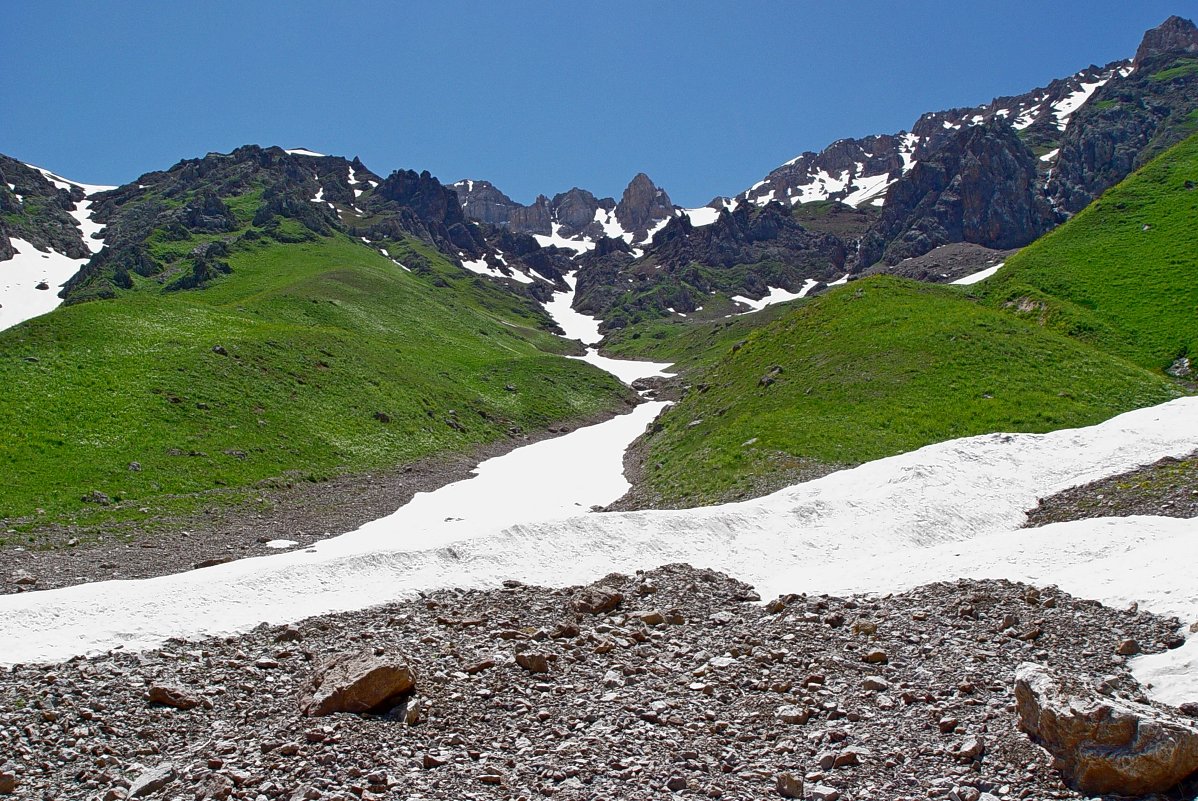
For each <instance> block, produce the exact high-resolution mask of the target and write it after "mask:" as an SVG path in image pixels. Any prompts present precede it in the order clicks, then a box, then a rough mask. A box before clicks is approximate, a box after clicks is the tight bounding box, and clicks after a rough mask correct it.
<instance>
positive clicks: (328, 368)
mask: <svg viewBox="0 0 1198 801" xmlns="http://www.w3.org/2000/svg"><path fill="white" fill-rule="evenodd" d="M193 244H194V243H192V242H184V243H178V242H176V243H173V244H172V245H171V246H172V247H176V248H189V247H191V246H193ZM380 244H381V243H380ZM378 246H379V245H375V246H372V247H367V246H365V245H363V244H361V243H358V242H356V241H353V240H350V239H349V238H348V237H345V236H343V235H337V236H334V237H320V238H314V239H312V241H308V242H303V243H298V244H286V245H285V244H280V243H279V242H277V241H275V240H273V239H269V238H262V239H260V240H259V241H258V242H256V243H249V244H243V245H239V246H238V247H237V248H236V249H235V250H234V251H233V252H232V253H231V254H230V255H229V257H228V259H227V261H228V263H229V266H230V267H231V268H232V272H231V273H230V274H229V275H227V276H224V277H221V278H218V279H216V280H215V281H213V282H212V283H211V284H210V285H209V286H207V287H206V288H205V289H202V290H191V291H174V292H164V291H163V290H162V287H161V285H160V284H159V283H157V282H155V281H153V280H150V279H141V278H140V277H137V276H134V279H135V281H136V285H135V287H134V288H133V289H131V290H128V291H122V292H121V293H120V294H119V297H118V298H117V299H116V300H112V301H104V302H93V303H84V304H78V305H73V306H67V307H63V308H60V309H59V310H57V311H55V312H54V313H52V314H50V315H47V316H44V317H41V318H36V319H34V320H31V321H28V322H27V323H25V324H23V325H21V326H18V327H16V328H13V329H10V330H8V331H4V332H0V386H3V387H4V391H3V392H2V393H0V423H2V426H3V430H4V432H5V437H4V438H3V439H2V440H0V465H3V471H4V476H5V480H4V482H2V483H0V518H6V521H5V522H6V523H7V525H8V527H14V528H16V529H17V530H18V531H20V530H21V529H23V528H26V527H28V526H29V525H31V524H33V523H34V522H36V523H38V524H42V523H46V522H77V523H79V524H81V525H82V524H87V523H96V522H102V521H103V520H110V519H117V518H121V517H124V518H129V517H136V516H137V515H139V514H142V513H140V512H138V511H137V509H139V508H147V507H148V508H150V512H149V513H150V514H157V513H160V512H163V511H168V512H169V511H185V510H189V509H192V508H196V507H198V506H199V505H202V504H207V503H210V502H213V501H219V500H225V501H236V500H238V499H239V498H240V497H243V496H244V494H245V492H248V488H250V487H252V486H253V485H254V484H255V483H257V482H260V481H264V480H268V481H269V480H276V479H277V480H295V479H297V478H309V479H319V478H321V477H324V476H328V475H331V474H333V473H336V472H339V471H361V470H370V469H376V468H380V467H385V466H394V465H397V464H400V463H403V462H407V461H410V460H414V459H417V458H420V457H423V456H427V455H429V454H433V453H437V452H442V451H460V450H466V449H468V448H470V447H471V446H473V445H475V444H477V443H482V442H487V441H492V440H496V439H499V438H502V437H505V436H507V435H509V433H510V432H511V431H512V430H526V431H528V430H534V429H538V428H542V427H544V426H546V425H548V424H551V423H554V422H557V421H562V420H565V419H571V418H575V419H576V418H579V417H581V416H585V415H590V414H594V413H598V412H601V411H604V410H610V409H615V408H619V407H622V406H623V404H624V403H625V402H626V401H627V399H628V398H629V393H628V391H627V390H626V388H624V387H623V386H622V385H620V384H619V383H618V382H617V381H616V380H615V379H614V378H612V377H611V376H609V375H607V374H606V373H603V372H601V371H599V370H596V369H595V368H593V367H591V366H590V365H586V364H583V363H580V362H577V361H572V360H568V359H563V358H561V357H560V356H557V355H553V354H552V353H549V352H546V351H557V352H560V351H561V350H563V349H564V347H566V344H565V343H563V341H562V340H560V339H558V338H557V337H554V336H553V335H551V334H549V333H547V332H545V331H543V330H540V329H539V328H538V326H539V325H540V324H541V323H542V322H543V319H541V318H540V317H539V316H538V314H537V313H536V311H535V309H534V308H533V307H532V306H531V305H528V304H526V303H524V302H523V301H521V300H519V299H517V298H515V297H514V296H512V295H510V294H509V293H505V292H502V291H499V290H497V289H494V288H493V287H492V286H490V285H488V284H486V283H485V282H482V281H479V280H477V279H475V278H473V277H471V276H467V275H465V274H464V273H463V271H462V270H460V269H458V268H456V267H455V266H453V265H450V264H448V262H446V261H445V260H444V259H443V258H442V257H440V256H439V254H437V253H436V251H434V250H432V249H431V248H428V247H427V246H425V245H423V243H419V242H416V241H414V240H405V241H403V242H390V243H386V246H387V247H389V248H390V251H389V252H390V253H391V255H392V256H395V257H396V258H398V259H400V260H401V261H404V260H406V261H404V263H405V264H408V263H409V262H410V263H411V264H410V265H409V266H412V269H413V272H407V271H405V270H404V269H402V268H401V267H399V266H397V265H396V264H395V263H393V262H392V261H391V260H390V259H388V258H386V257H384V256H383V255H382V254H380V253H379V252H378V250H377V247H378ZM163 247H165V245H163ZM131 463H137V464H138V465H140V470H138V469H130V464H131ZM93 490H96V491H99V492H102V493H105V494H106V495H108V496H109V497H111V498H112V499H114V501H116V499H120V500H119V502H117V503H115V504H114V505H112V506H100V505H97V504H95V503H85V502H84V501H83V500H82V498H83V496H84V495H86V494H88V493H90V492H91V491H93ZM118 506H119V507H120V508H116V507H118ZM37 509H42V510H44V514H41V515H36V514H35V510H37ZM0 536H2V535H0ZM10 539H11V537H10Z"/></svg>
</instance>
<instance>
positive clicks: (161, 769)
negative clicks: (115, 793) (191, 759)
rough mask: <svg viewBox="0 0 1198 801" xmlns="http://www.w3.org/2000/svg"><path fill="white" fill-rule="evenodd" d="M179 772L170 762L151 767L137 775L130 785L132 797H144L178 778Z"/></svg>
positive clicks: (130, 795)
mask: <svg viewBox="0 0 1198 801" xmlns="http://www.w3.org/2000/svg"><path fill="white" fill-rule="evenodd" d="M178 776H179V772H178V771H177V770H175V766H174V765H172V764H171V763H169V762H166V763H163V764H161V765H159V766H157V767H154V768H150V769H149V770H147V771H146V772H145V773H143V774H141V775H140V776H138V777H137V780H136V781H134V782H133V784H132V785H130V787H129V797H130V798H144V797H146V796H148V795H153V794H154V793H156V792H158V791H159V790H161V789H162V788H163V787H166V786H167V785H168V784H170V783H171V782H173V781H174V780H175V779H176V778H178Z"/></svg>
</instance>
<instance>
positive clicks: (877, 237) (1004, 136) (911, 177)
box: [858, 121, 1057, 269]
mask: <svg viewBox="0 0 1198 801" xmlns="http://www.w3.org/2000/svg"><path fill="white" fill-rule="evenodd" d="M1036 176H1037V172H1036V158H1035V156H1034V155H1033V154H1032V152H1031V151H1030V150H1029V149H1028V148H1027V146H1026V145H1024V144H1023V142H1021V141H1020V140H1019V137H1018V136H1017V135H1016V134H1015V132H1014V131H1013V130H1012V129H1011V127H1010V126H1009V125H1006V124H1005V123H1002V122H993V121H992V122H990V123H987V124H985V125H979V126H975V127H970V128H965V129H962V130H961V131H960V132H958V133H957V134H956V135H955V136H954V137H953V139H951V140H950V141H949V142H948V143H946V144H945V145H944V146H943V147H942V148H941V149H940V150H939V151H937V152H936V153H934V154H932V155H931V156H929V157H928V158H927V159H925V160H924V161H921V162H919V163H918V164H916V165H915V167H914V168H913V169H912V170H911V171H910V172H909V173H907V175H905V176H903V178H901V179H900V180H899V181H897V182H896V183H895V184H894V186H892V187H891V188H890V192H889V194H888V195H887V201H886V206H885V207H884V208H883V210H882V216H881V218H880V219H879V220H878V222H877V223H876V224H875V225H874V226H873V227H872V228H871V230H870V231H869V232H868V233H867V234H866V235H865V237H864V238H863V239H862V242H861V248H860V252H859V254H858V269H864V268H867V267H869V266H871V265H872V264H874V263H875V262H878V261H883V262H885V263H886V264H896V263H898V262H899V261H901V260H903V259H905V258H909V257H912V256H921V255H923V254H924V253H927V252H928V251H930V250H932V249H933V248H935V247H938V246H940V245H945V244H948V243H950V242H972V243H974V244H977V245H982V246H984V247H987V248H995V249H1000V250H1002V249H1009V248H1016V247H1021V246H1023V245H1026V244H1027V243H1029V242H1031V241H1032V240H1033V239H1035V238H1036V237H1038V236H1040V235H1042V234H1044V233H1046V232H1047V231H1049V230H1051V229H1052V227H1053V226H1054V225H1055V224H1056V223H1057V215H1056V214H1055V212H1054V211H1053V210H1052V207H1051V206H1050V205H1049V203H1048V201H1047V199H1046V198H1045V197H1044V195H1043V193H1042V192H1041V191H1040V188H1039V186H1038V183H1037V180H1036Z"/></svg>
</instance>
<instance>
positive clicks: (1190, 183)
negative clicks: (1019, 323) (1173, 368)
mask: <svg viewBox="0 0 1198 801" xmlns="http://www.w3.org/2000/svg"><path fill="white" fill-rule="evenodd" d="M1196 186H1198V136H1192V137H1190V138H1189V139H1187V140H1185V141H1184V142H1182V143H1181V144H1179V145H1176V146H1175V147H1173V148H1171V149H1169V150H1167V151H1166V152H1164V153H1163V154H1161V155H1160V156H1158V157H1157V158H1156V159H1154V160H1153V161H1151V162H1149V163H1148V164H1146V165H1145V166H1144V167H1143V168H1141V169H1140V170H1139V171H1137V172H1136V173H1134V174H1133V175H1132V176H1131V177H1129V178H1127V179H1126V180H1125V181H1123V182H1122V183H1120V184H1118V185H1117V186H1115V187H1112V188H1111V189H1110V190H1108V191H1107V192H1106V193H1105V194H1104V195H1103V196H1102V197H1101V198H1099V199H1098V200H1096V201H1095V202H1094V203H1092V204H1091V205H1090V206H1089V207H1088V208H1086V209H1084V210H1083V211H1081V212H1080V213H1079V214H1078V215H1077V216H1076V217H1074V218H1073V219H1072V220H1070V221H1069V223H1067V224H1066V225H1063V226H1061V227H1060V228H1058V229H1057V230H1055V231H1053V232H1052V233H1049V234H1048V235H1046V236H1044V237H1042V238H1041V239H1039V240H1037V241H1036V242H1034V243H1032V244H1031V245H1029V246H1028V247H1026V248H1024V249H1023V250H1022V251H1020V252H1019V253H1017V254H1016V255H1014V256H1012V257H1011V258H1010V259H1009V260H1008V261H1007V264H1006V266H1005V267H1004V268H1003V269H1002V270H1000V271H999V272H998V273H997V274H996V275H995V276H994V277H993V278H991V279H990V280H989V281H987V282H986V283H985V284H982V285H979V289H978V291H979V292H983V293H984V294H985V295H986V297H987V299H988V300H989V302H991V303H992V304H994V305H997V306H1000V307H1005V308H1009V309H1010V310H1012V311H1014V312H1015V313H1017V314H1019V315H1020V316H1022V317H1025V318H1027V319H1029V320H1033V321H1035V322H1037V323H1040V324H1043V325H1047V326H1049V327H1052V328H1054V329H1056V330H1058V331H1061V332H1063V333H1066V334H1068V335H1070V336H1072V337H1076V338H1078V339H1080V340H1083V341H1085V342H1087V343H1089V344H1091V345H1093V346H1095V347H1097V348H1099V349H1101V350H1104V351H1106V352H1108V353H1113V354H1117V355H1120V356H1122V357H1124V358H1126V359H1129V360H1131V361H1133V362H1135V363H1136V364H1139V365H1141V366H1142V367H1147V368H1149V369H1153V370H1161V369H1163V368H1165V367H1168V366H1169V364H1171V363H1172V362H1173V360H1174V359H1176V358H1177V357H1178V356H1181V355H1185V354H1187V353H1188V354H1191V355H1193V354H1196V353H1198V225H1196V224H1195V221H1196V220H1198V189H1195V187H1196Z"/></svg>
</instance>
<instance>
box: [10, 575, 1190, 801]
mask: <svg viewBox="0 0 1198 801" xmlns="http://www.w3.org/2000/svg"><path fill="white" fill-rule="evenodd" d="M597 584H598V586H599V587H601V588H602V589H603V590H604V591H605V592H607V593H618V594H619V595H620V598H621V599H622V600H620V601H619V603H618V605H616V606H615V607H614V608H611V609H610V610H609V611H606V612H602V613H599V614H588V613H585V612H584V611H582V610H581V609H580V607H579V606H578V604H577V601H578V600H579V599H580V596H581V593H580V592H579V591H577V590H575V589H545V588H537V587H529V586H524V585H520V584H519V583H517V582H508V583H507V584H506V585H505V587H504V588H501V589H494V590H487V591H482V590H471V591H461V590H444V591H439V592H435V593H432V594H430V595H427V596H423V597H419V598H413V599H411V600H406V601H402V602H397V603H392V604H389V605H386V606H381V607H377V608H374V609H369V610H364V611H359V612H352V613H345V614H336V615H328V616H322V617H317V618H312V619H310V620H306V621H303V622H301V623H299V624H298V625H294V626H289V627H282V626H267V625H263V626H260V627H258V628H257V629H255V630H253V631H251V632H249V633H247V634H244V635H242V636H236V637H229V638H222V639H208V640H201V641H194V642H186V641H181V640H172V641H171V642H169V643H168V644H167V645H166V646H164V647H163V648H161V649H160V650H157V651H152V652H148V653H144V654H127V653H124V652H122V651H119V650H118V651H111V652H109V653H107V654H103V655H99V656H96V657H93V658H88V659H76V660H71V661H69V662H66V663H62V664H57V665H49V666H32V665H23V666H21V665H19V666H15V667H14V668H12V669H11V670H8V669H4V668H0V782H7V784H8V786H9V787H10V788H12V789H13V791H14V792H15V793H16V795H15V797H19V798H24V799H45V800H46V801H49V799H55V800H56V801H67V800H68V799H108V800H109V801H121V799H124V798H126V797H144V798H153V799H159V798H161V799H184V798H185V799H197V801H200V800H201V799H229V798H234V799H255V801H262V799H267V800H268V801H273V799H286V801H300V800H301V799H311V800H312V801H320V800H321V799H327V800H328V801H333V800H334V799H336V800H337V801H354V800H355V799H363V800H364V801H365V800H367V799H400V798H413V799H414V798H421V799H432V798H443V799H516V798H524V799H531V798H540V797H554V798H562V799H598V798H606V799H617V798H628V799H647V798H662V799H666V798H723V799H763V798H779V797H801V798H807V799H822V800H823V801H835V800H836V799H840V801H864V799H875V800H877V801H914V799H928V798H942V799H952V800H955V801H962V800H963V799H968V801H1014V800H1015V799H1025V798H1028V799H1038V800H1040V799H1050V798H1060V799H1076V798H1082V797H1084V796H1083V795H1081V794H1079V793H1077V792H1075V791H1073V790H1071V789H1069V788H1068V787H1066V786H1065V785H1064V784H1062V782H1061V779H1060V778H1059V776H1058V774H1057V773H1056V771H1055V770H1053V769H1052V766H1051V764H1052V760H1051V758H1050V757H1049V755H1048V754H1047V752H1045V751H1044V750H1042V749H1041V748H1040V747H1038V746H1036V745H1034V744H1033V743H1032V742H1031V741H1030V740H1029V739H1028V738H1027V736H1026V735H1024V734H1022V733H1021V732H1020V731H1019V730H1018V729H1017V726H1016V713H1015V707H1014V703H1013V695H1012V678H1013V674H1014V671H1015V669H1016V667H1017V666H1018V665H1019V664H1020V663H1022V662H1025V661H1034V662H1037V663H1041V664H1044V665H1047V666H1048V667H1049V668H1050V669H1052V670H1053V671H1054V672H1056V673H1057V674H1058V675H1061V676H1067V677H1069V679H1070V681H1072V682H1073V683H1075V684H1078V685H1083V686H1089V687H1098V688H1100V689H1101V692H1103V693H1105V694H1107V695H1112V696H1122V697H1125V698H1132V699H1135V698H1142V697H1143V696H1142V693H1141V690H1140V688H1139V686H1138V685H1137V683H1136V682H1135V680H1134V678H1132V676H1131V674H1130V671H1129V669H1128V664H1127V659H1126V658H1125V657H1123V656H1119V655H1118V653H1117V651H1119V650H1120V643H1122V642H1124V641H1125V640H1128V639H1134V640H1135V641H1136V642H1137V643H1138V645H1139V648H1141V649H1142V650H1143V651H1144V652H1158V651H1161V650H1163V649H1165V648H1168V647H1174V646H1175V645H1177V644H1178V641H1179V638H1178V637H1177V634H1176V631H1177V626H1178V621H1176V620H1174V619H1163V618H1160V617H1157V616H1154V615H1151V614H1148V613H1145V612H1138V611H1136V610H1134V609H1128V610H1115V609H1110V608H1107V607H1103V606H1101V605H1100V604H1097V603H1094V602H1090V601H1084V600H1079V599H1076V598H1073V597H1071V596H1069V595H1067V594H1065V593H1061V592H1059V591H1057V590H1056V589H1054V588H1042V589H1038V590H1037V589H1033V588H1030V587H1027V586H1024V585H1019V584H1013V583H1010V582H1005V581H960V582H956V583H940V584H932V585H929V586H926V587H923V588H920V589H917V590H914V591H911V592H907V593H903V594H900V595H893V596H887V597H884V598H877V597H870V596H858V597H853V598H835V597H827V596H819V597H816V596H806V595H788V596H785V597H783V598H781V599H777V600H776V601H774V602H771V603H770V604H767V605H764V606H763V605H761V604H759V603H755V602H754V601H756V600H757V596H756V594H755V593H754V592H753V590H752V588H751V587H749V586H747V585H745V584H743V583H741V582H738V581H735V580H733V579H730V578H728V577H726V576H724V575H722V574H719V573H715V572H712V571H707V570H697V569H694V568H691V567H687V566H684V565H674V566H667V567H663V568H659V569H657V570H654V571H651V572H649V573H645V574H638V575H637V576H622V575H612V576H609V577H607V578H606V579H603V580H602V581H601V582H598V583H597ZM795 589H802V588H801V587H796V588H795ZM347 653H350V654H363V655H365V656H367V657H371V656H372V655H373V656H375V657H378V658H380V659H384V660H386V661H388V662H392V663H397V664H403V665H407V666H408V667H410V668H411V669H412V670H413V671H414V672H415V676H416V684H415V691H414V695H412V696H410V697H408V698H406V699H404V701H403V705H402V706H401V707H399V708H397V709H396V710H394V711H393V712H391V713H389V714H374V715H371V714H350V713H340V714H336V715H332V716H329V717H316V718H309V717H304V716H303V715H302V714H301V712H300V705H299V697H300V695H301V694H302V693H303V691H304V689H305V687H306V686H307V685H309V684H310V683H311V681H312V679H313V677H314V676H316V675H318V674H319V671H320V665H321V663H322V662H323V660H324V659H325V658H326V657H329V656H332V655H334V654H347ZM517 655H520V658H521V662H517V661H516V659H517ZM542 671H543V672H542ZM155 688H157V690H155ZM152 691H154V692H153V697H155V698H158V699H160V700H161V699H167V700H168V701H169V702H170V703H173V704H177V705H179V706H183V707H188V706H190V707H191V708H177V707H176V706H171V705H163V703H157V702H151V700H150V698H151V695H152ZM152 777H157V781H156V782H149V780H150V778H152ZM780 781H782V782H783V783H785V784H786V786H787V787H788V788H789V789H790V791H791V792H792V794H791V795H787V796H782V795H780V792H779V789H778V788H779V787H780V784H779V782H780ZM787 782H789V783H787ZM797 782H801V783H802V784H803V785H804V787H803V789H802V790H801V791H797V792H798V794H797V795H796V794H793V793H794V792H795V791H796V790H797V787H798V785H797ZM147 783H148V784H147ZM1189 790H1190V793H1191V795H1181V794H1180V791H1179V794H1178V795H1176V796H1173V797H1175V798H1191V797H1192V793H1193V791H1194V788H1192V787H1191V788H1189Z"/></svg>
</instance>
